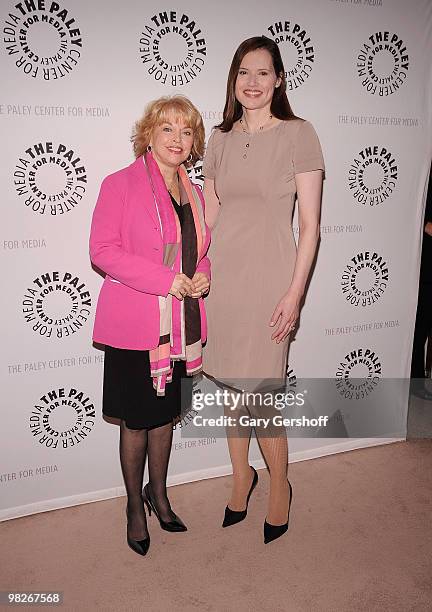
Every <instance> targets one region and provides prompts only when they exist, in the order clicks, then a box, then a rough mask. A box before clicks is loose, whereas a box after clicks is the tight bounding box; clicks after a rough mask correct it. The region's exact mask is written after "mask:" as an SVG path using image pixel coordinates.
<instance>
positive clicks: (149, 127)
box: [131, 95, 205, 166]
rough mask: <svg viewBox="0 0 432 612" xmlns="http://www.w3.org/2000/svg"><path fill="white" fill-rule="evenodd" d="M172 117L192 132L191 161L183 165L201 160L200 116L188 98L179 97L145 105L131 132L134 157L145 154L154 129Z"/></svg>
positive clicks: (171, 97)
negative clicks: (142, 113)
mask: <svg viewBox="0 0 432 612" xmlns="http://www.w3.org/2000/svg"><path fill="white" fill-rule="evenodd" d="M173 115H174V117H175V118H176V120H179V119H181V120H182V121H183V123H184V125H185V126H187V127H189V128H191V129H192V130H193V136H194V141H193V145H192V150H191V155H192V159H191V160H189V161H187V162H185V163H186V164H187V165H191V166H193V165H194V164H195V163H196V162H197V161H198V160H199V159H202V158H203V155H204V142H205V131H204V124H203V120H202V117H201V114H200V112H199V111H198V109H197V108H196V107H195V106H194V105H193V104H192V102H191V101H190V100H189V99H188V98H186V97H185V96H180V95H175V96H164V97H162V98H158V99H157V100H153V101H152V102H150V103H149V104H148V105H147V107H146V109H145V111H144V115H143V116H142V117H141V119H139V120H138V121H137V122H136V123H135V126H134V129H133V132H132V137H131V141H132V143H133V150H134V154H135V157H137V158H138V157H140V156H141V155H143V154H144V153H145V151H146V149H147V146H148V145H149V143H150V139H151V135H152V132H153V130H154V128H155V127H156V126H157V125H161V124H162V123H165V122H166V121H168V119H169V118H172V116H173Z"/></svg>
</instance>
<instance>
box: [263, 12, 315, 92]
mask: <svg viewBox="0 0 432 612" xmlns="http://www.w3.org/2000/svg"><path fill="white" fill-rule="evenodd" d="M266 36H268V37H269V38H272V39H273V40H274V41H275V42H276V43H277V44H278V45H279V46H280V48H281V54H282V57H283V61H284V65H285V70H286V72H285V76H286V81H287V90H288V91H293V90H294V89H298V88H299V87H301V86H302V85H303V83H305V82H306V81H307V80H308V79H309V77H310V76H311V74H312V70H313V68H314V65H315V48H314V45H313V42H312V40H311V37H310V35H309V33H308V31H307V30H306V29H305V28H304V27H303V26H302V25H300V24H298V23H296V22H295V21H286V20H283V21H282V20H281V21H275V22H274V23H273V24H272V25H270V26H268V28H267V31H266Z"/></svg>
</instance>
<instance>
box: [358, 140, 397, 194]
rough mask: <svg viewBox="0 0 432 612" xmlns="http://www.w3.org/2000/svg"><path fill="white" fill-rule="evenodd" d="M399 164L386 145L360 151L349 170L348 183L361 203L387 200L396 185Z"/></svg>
mask: <svg viewBox="0 0 432 612" xmlns="http://www.w3.org/2000/svg"><path fill="white" fill-rule="evenodd" d="M397 178H398V166H397V163H396V160H395V158H394V156H393V154H392V153H391V152H390V151H389V150H388V149H387V148H385V147H379V146H378V145H373V146H371V147H366V148H365V149H363V150H362V151H360V152H359V153H358V154H357V155H356V157H355V158H354V160H353V162H352V163H351V165H350V167H349V171H348V185H349V188H350V190H351V192H352V195H353V198H354V199H355V201H356V202H358V203H359V204H364V205H367V206H377V205H378V204H381V203H382V202H384V200H387V198H389V197H390V196H391V194H392V193H393V191H394V189H395V187H396V181H397Z"/></svg>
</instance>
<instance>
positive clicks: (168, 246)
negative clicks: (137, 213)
mask: <svg viewBox="0 0 432 612" xmlns="http://www.w3.org/2000/svg"><path fill="white" fill-rule="evenodd" d="M143 161H144V165H145V167H146V169H147V172H148V177H149V180H150V184H151V187H152V190H153V195H154V200H155V205H156V208H157V212H158V216H159V221H160V226H161V233H162V238H163V245H164V252H163V263H164V264H165V265H166V266H169V267H170V268H171V269H172V270H174V271H175V272H177V273H180V272H182V273H183V274H186V275H187V276H188V277H189V278H192V277H193V275H194V274H195V271H196V266H197V263H198V261H199V260H200V259H201V257H202V256H203V255H204V253H203V249H204V245H205V238H206V225H205V221H204V210H203V207H202V203H201V200H200V197H199V195H198V193H197V192H196V189H195V187H194V186H193V185H192V183H191V181H190V180H189V177H188V174H187V172H186V169H185V168H184V166H183V165H181V166H180V167H179V169H178V174H179V187H180V204H181V206H182V208H183V224H182V227H181V228H180V222H179V219H178V216H177V214H176V212H175V210H174V208H173V205H172V202H171V198H170V195H169V193H168V190H167V188H166V186H165V181H164V179H163V177H162V174H161V172H160V170H159V166H158V165H157V163H156V161H155V160H154V157H153V155H152V154H151V153H146V154H145V157H144V158H143ZM159 321H160V337H159V344H158V346H157V347H156V348H155V349H151V350H150V373H151V376H152V377H153V386H154V388H155V389H156V392H157V395H165V385H166V383H169V382H171V381H172V372H173V361H175V360H180V359H181V360H184V361H186V373H187V374H188V375H189V376H192V375H193V374H196V373H197V372H199V371H200V370H201V369H202V345H201V318H200V310H199V303H198V299H196V298H191V297H187V296H186V297H185V298H184V299H183V300H178V299H177V298H176V297H174V296H172V295H171V294H168V296H167V297H164V296H159Z"/></svg>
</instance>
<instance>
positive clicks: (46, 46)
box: [3, 0, 82, 81]
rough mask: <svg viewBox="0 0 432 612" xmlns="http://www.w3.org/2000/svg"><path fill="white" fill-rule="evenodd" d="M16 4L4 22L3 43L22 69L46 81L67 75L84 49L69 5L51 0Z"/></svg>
mask: <svg viewBox="0 0 432 612" xmlns="http://www.w3.org/2000/svg"><path fill="white" fill-rule="evenodd" d="M13 7H14V8H13V9H12V8H11V11H10V12H9V13H8V16H7V18H6V19H5V21H4V23H3V35H4V36H3V44H4V45H5V50H6V53H7V54H8V55H9V56H10V57H11V58H12V61H13V62H14V63H15V66H16V67H17V68H18V70H20V71H22V72H24V74H27V75H29V76H30V77H33V78H34V79H36V78H38V79H42V80H43V81H55V80H56V79H61V78H63V77H65V76H67V75H68V74H69V73H70V72H71V71H72V70H73V69H74V68H75V66H76V65H77V64H78V62H79V60H80V58H81V53H82V37H81V31H80V28H79V26H78V24H77V22H76V20H75V18H74V17H73V15H71V13H70V11H69V9H67V8H65V7H64V6H63V5H62V4H60V3H58V2H51V0H47V1H46V2H45V0H25V1H24V2H18V3H17V4H14V5H13Z"/></svg>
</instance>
